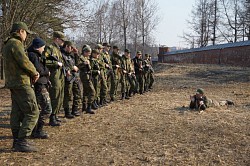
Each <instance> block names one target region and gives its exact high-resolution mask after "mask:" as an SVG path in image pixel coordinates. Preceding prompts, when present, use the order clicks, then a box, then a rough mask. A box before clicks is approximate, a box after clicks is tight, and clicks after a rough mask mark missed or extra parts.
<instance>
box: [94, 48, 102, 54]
mask: <svg viewBox="0 0 250 166" xmlns="http://www.w3.org/2000/svg"><path fill="white" fill-rule="evenodd" d="M92 54H100V51H99V50H98V49H93V50H92Z"/></svg>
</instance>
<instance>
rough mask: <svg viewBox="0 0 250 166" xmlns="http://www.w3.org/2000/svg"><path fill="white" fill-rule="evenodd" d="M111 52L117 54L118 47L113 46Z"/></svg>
mask: <svg viewBox="0 0 250 166" xmlns="http://www.w3.org/2000/svg"><path fill="white" fill-rule="evenodd" d="M113 52H114V53H116V54H117V53H118V52H119V47H118V46H113Z"/></svg>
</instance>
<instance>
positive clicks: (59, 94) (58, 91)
mask: <svg viewBox="0 0 250 166" xmlns="http://www.w3.org/2000/svg"><path fill="white" fill-rule="evenodd" d="M51 85H52V87H50V88H49V94H50V98H51V106H52V114H57V113H59V112H60V110H61V108H62V105H63V99H64V77H61V78H59V79H51Z"/></svg>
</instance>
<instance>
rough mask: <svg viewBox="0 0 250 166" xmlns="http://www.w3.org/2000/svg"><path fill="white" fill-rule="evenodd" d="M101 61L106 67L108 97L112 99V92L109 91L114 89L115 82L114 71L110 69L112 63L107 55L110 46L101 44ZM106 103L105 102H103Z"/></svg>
mask: <svg viewBox="0 0 250 166" xmlns="http://www.w3.org/2000/svg"><path fill="white" fill-rule="evenodd" d="M103 47H104V48H103V59H104V62H105V67H106V73H107V87H108V89H109V95H110V97H111V98H112V96H114V91H111V90H110V89H114V87H115V84H114V83H115V81H114V71H113V68H112V62H111V57H110V55H109V51H110V48H111V46H110V45H109V44H108V43H103ZM104 102H105V103H107V100H106V101H104Z"/></svg>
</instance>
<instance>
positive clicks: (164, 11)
mask: <svg viewBox="0 0 250 166" xmlns="http://www.w3.org/2000/svg"><path fill="white" fill-rule="evenodd" d="M155 1H156V2H157V3H158V7H159V11H158V15H159V16H160V23H159V25H158V27H157V29H156V32H155V37H156V43H157V44H160V45H166V46H168V47H172V46H177V47H179V46H182V47H183V46H186V45H185V43H184V42H183V39H181V38H180V37H179V36H182V35H183V32H184V31H186V30H187V28H188V26H187V21H186V20H188V19H190V15H191V10H192V6H194V5H195V0H155Z"/></svg>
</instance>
